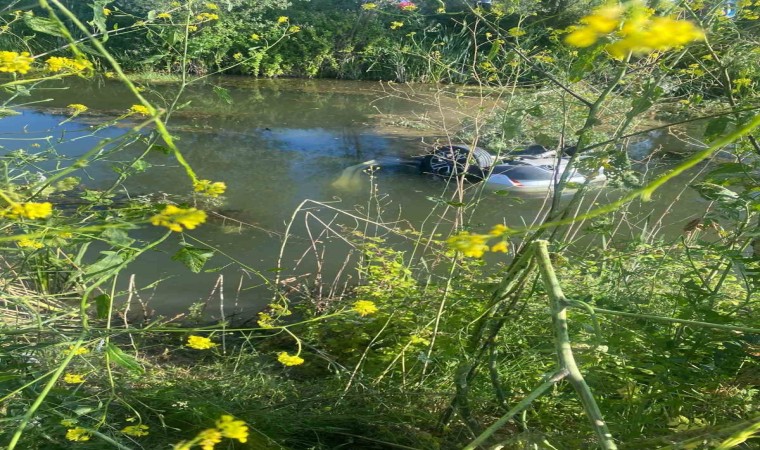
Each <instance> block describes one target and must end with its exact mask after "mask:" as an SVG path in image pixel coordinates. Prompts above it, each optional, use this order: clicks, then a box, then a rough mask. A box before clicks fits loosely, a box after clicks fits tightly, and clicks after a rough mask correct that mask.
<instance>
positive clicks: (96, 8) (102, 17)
mask: <svg viewBox="0 0 760 450" xmlns="http://www.w3.org/2000/svg"><path fill="white" fill-rule="evenodd" d="M110 1H111V0H95V1H94V2H93V3H92V21H91V22H90V25H92V26H94V27H95V28H96V29H97V30H98V32H99V33H105V34H103V42H105V41H107V40H108V33H106V31H108V28H107V27H106V20H108V19H106V14H105V13H104V12H103V8H105V7H106V5H108V2H110Z"/></svg>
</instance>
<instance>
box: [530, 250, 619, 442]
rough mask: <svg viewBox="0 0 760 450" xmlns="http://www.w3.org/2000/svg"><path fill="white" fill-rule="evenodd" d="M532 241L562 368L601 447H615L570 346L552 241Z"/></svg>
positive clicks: (564, 300)
mask: <svg viewBox="0 0 760 450" xmlns="http://www.w3.org/2000/svg"><path fill="white" fill-rule="evenodd" d="M533 245H534V249H535V254H536V261H537V263H538V269H539V271H540V272H541V278H542V279H543V281H544V286H545V288H546V292H547V294H548V295H549V299H550V303H551V314H552V323H553V324H554V335H555V336H554V337H555V341H554V343H555V350H556V352H557V358H558V360H559V366H560V369H564V370H567V372H568V374H567V379H568V381H569V382H570V384H571V385H572V386H573V388H574V389H575V392H576V393H577V394H578V396H579V397H580V400H581V404H582V405H583V410H584V411H586V415H587V416H588V418H589V420H590V421H591V426H592V427H593V429H594V431H595V432H596V435H597V438H598V439H599V444H600V446H601V448H603V449H605V450H616V449H617V445H615V441H614V440H613V439H612V435H611V434H610V430H609V429H608V428H607V423H606V422H605V421H604V418H603V416H602V411H601V410H600V409H599V405H597V403H596V400H595V399H594V396H593V394H592V393H591V389H590V388H589V386H588V384H586V380H585V379H584V378H583V374H581V371H580V369H579V368H578V365H577V364H576V363H575V357H574V356H573V350H572V347H571V346H570V334H569V333H568V329H567V328H568V327H567V304H568V301H567V298H566V297H565V294H564V293H563V292H562V287H561V286H560V284H559V280H558V279H557V275H556V273H555V272H554V267H552V263H551V259H550V258H549V249H548V246H549V242H548V241H545V240H539V241H536V242H535V243H534V244H533Z"/></svg>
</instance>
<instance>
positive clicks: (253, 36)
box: [251, 33, 261, 41]
mask: <svg viewBox="0 0 760 450" xmlns="http://www.w3.org/2000/svg"><path fill="white" fill-rule="evenodd" d="M251 40H252V41H260V40H261V36H259V35H258V34H256V33H253V34H252V35H251Z"/></svg>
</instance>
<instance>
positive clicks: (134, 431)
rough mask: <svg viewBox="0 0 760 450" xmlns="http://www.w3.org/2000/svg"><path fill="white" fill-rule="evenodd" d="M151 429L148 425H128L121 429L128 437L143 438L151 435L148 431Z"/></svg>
mask: <svg viewBox="0 0 760 450" xmlns="http://www.w3.org/2000/svg"><path fill="white" fill-rule="evenodd" d="M149 429H150V427H149V426H148V425H143V424H140V425H128V426H126V427H124V428H122V429H121V432H122V433H124V434H126V435H127V436H134V437H142V436H147V435H148V434H150V432H149V431H148V430H149Z"/></svg>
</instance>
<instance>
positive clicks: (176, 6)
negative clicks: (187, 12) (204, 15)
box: [169, 2, 182, 8]
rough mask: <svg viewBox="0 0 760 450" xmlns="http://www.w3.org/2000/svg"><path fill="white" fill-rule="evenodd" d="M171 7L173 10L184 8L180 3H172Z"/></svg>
mask: <svg viewBox="0 0 760 450" xmlns="http://www.w3.org/2000/svg"><path fill="white" fill-rule="evenodd" d="M169 6H171V7H172V8H178V7H180V6H182V5H181V3H180V2H171V3H170V4H169Z"/></svg>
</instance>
